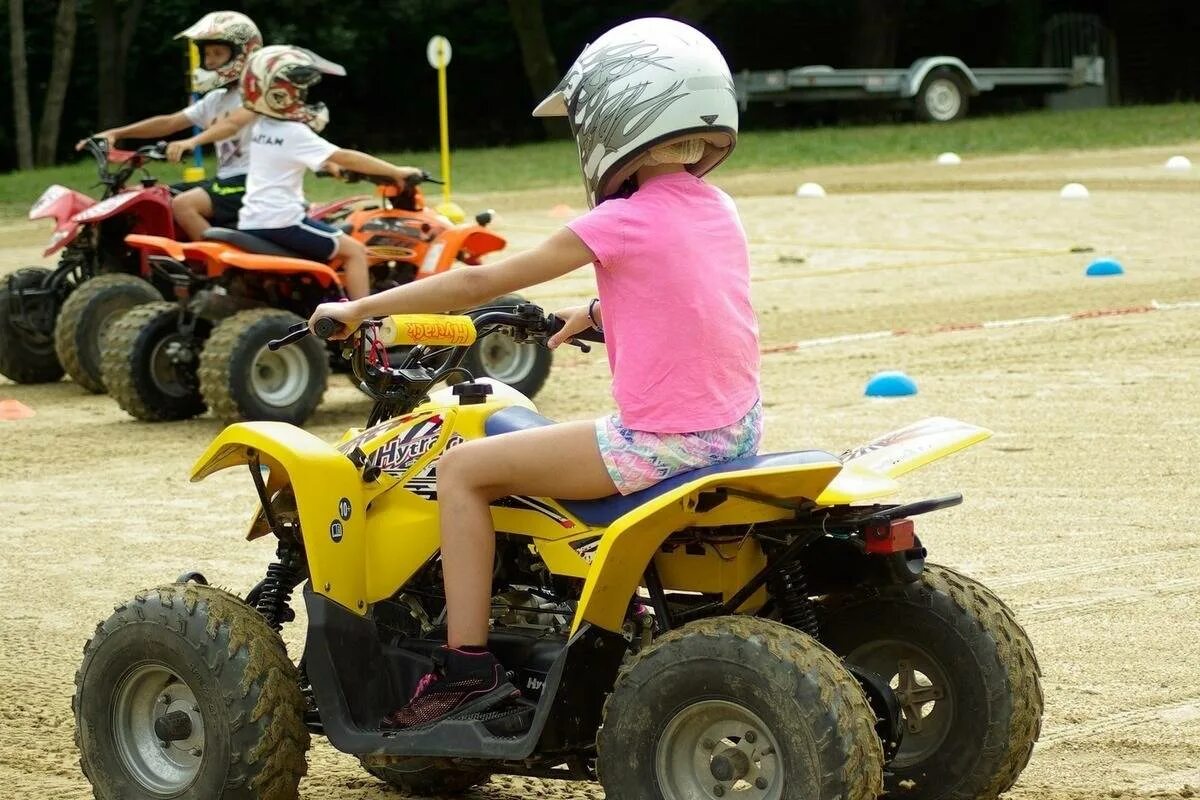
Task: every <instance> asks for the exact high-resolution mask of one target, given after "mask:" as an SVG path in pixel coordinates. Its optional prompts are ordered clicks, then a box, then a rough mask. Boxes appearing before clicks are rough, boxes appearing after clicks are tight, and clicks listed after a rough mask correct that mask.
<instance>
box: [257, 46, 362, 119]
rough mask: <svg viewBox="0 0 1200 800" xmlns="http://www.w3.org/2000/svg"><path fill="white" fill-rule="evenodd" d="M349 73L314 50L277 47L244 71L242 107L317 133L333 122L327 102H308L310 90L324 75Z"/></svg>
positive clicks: (259, 53) (267, 49) (261, 54)
mask: <svg viewBox="0 0 1200 800" xmlns="http://www.w3.org/2000/svg"><path fill="white" fill-rule="evenodd" d="M345 74H346V70H345V69H343V68H342V67H341V66H340V65H338V64H335V63H333V62H332V61H326V60H325V59H323V58H321V57H320V56H319V55H317V54H316V53H314V52H312V51H311V50H305V49H304V48H303V47H295V46H293V45H290V44H273V45H271V46H270V47H264V48H262V49H261V50H259V51H257V52H255V53H254V54H253V55H252V56H250V59H249V61H247V62H246V69H245V71H243V72H242V104H243V105H244V106H246V108H248V109H250V110H251V111H254V112H256V113H259V114H262V115H264V116H268V117H274V118H275V119H288V120H292V121H294V122H303V123H305V124H306V125H308V126H309V127H310V128H312V129H313V130H314V131H316V132H317V133H320V132H321V130H322V129H323V128H324V127H325V126H326V125H327V124H328V123H329V109H328V108H326V107H325V104H324V103H313V104H310V103H309V102H308V90H309V89H310V88H312V87H313V86H315V85H316V84H318V83H320V81H321V76H323V75H345Z"/></svg>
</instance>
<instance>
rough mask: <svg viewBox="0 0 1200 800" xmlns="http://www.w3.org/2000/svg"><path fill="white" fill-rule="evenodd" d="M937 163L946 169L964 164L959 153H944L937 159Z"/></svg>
mask: <svg viewBox="0 0 1200 800" xmlns="http://www.w3.org/2000/svg"><path fill="white" fill-rule="evenodd" d="M937 163H939V164H941V165H942V166H944V167H955V166H958V165H959V164H961V163H962V159H961V158H959V157H958V153H942V154H941V155H940V156H938V157H937Z"/></svg>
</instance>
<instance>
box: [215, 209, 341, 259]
mask: <svg viewBox="0 0 1200 800" xmlns="http://www.w3.org/2000/svg"><path fill="white" fill-rule="evenodd" d="M239 230H241V231H242V232H244V233H248V234H250V235H252V236H257V237H258V238H260V239H266V240H267V241H268V242H274V243H275V244H277V245H279V246H280V247H286V248H287V249H288V250H291V251H292V252H293V253H296V254H297V255H299V256H301V257H302V258H307V259H309V260H310V261H322V262H324V261H329V260H330V259H332V258H333V254H334V253H336V252H337V249H338V241H337V240H338V237H339V236H341V235H342V232H341V231H340V230H338V229H337V228H335V227H333V226H332V225H326V224H325V223H324V222H319V221H317V220H315V219H312V218H311V217H305V218H304V219H302V220H300V224H298V225H291V226H289V227H287V228H240V229H239Z"/></svg>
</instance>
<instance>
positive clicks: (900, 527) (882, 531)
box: [863, 519, 916, 555]
mask: <svg viewBox="0 0 1200 800" xmlns="http://www.w3.org/2000/svg"><path fill="white" fill-rule="evenodd" d="M863 540H864V541H866V543H867V552H868V553H871V554H873V555H887V554H889V553H903V552H904V551H905V550H912V549H913V548H914V547H916V542H915V540H914V537H913V521H912V520H911V519H894V520H892V521H890V522H885V523H883V524H881V525H872V526H871V527H869V528H867V529H866V530H864V531H863Z"/></svg>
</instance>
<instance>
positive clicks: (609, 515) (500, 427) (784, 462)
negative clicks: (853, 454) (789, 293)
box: [484, 406, 838, 527]
mask: <svg viewBox="0 0 1200 800" xmlns="http://www.w3.org/2000/svg"><path fill="white" fill-rule="evenodd" d="M553 424H554V420H552V419H547V418H546V417H543V416H542V415H541V414H537V413H535V412H533V411H530V410H529V409H527V408H524V407H523V406H509V407H507V408H502V409H500V410H499V411H497V412H496V413H495V414H492V415H491V416H490V417H488V418H487V421H486V422H484V432H485V433H486V434H487V435H488V436H498V435H500V434H502V433H510V432H512V431H524V430H529V429H530V428H538V427H541V426H543V425H553ZM837 461H838V458H837V456H835V455H832V454H830V453H826V452H825V451H824V450H796V451H793V452H790V453H769V454H767V455H763V456H746V457H744V458H736V459H734V460H733V461H726V462H724V463H722V464H714V465H713V466H711V467H704V468H702V469H694V470H689V471H687V472H681V473H679V474H678V475H674V476H672V477H670V478H667V479H666V480H664V481H659V482H658V483H656V484H654V485H653V486H651V487H650V488H648V489H642V490H641V491H640V492H634V493H633V494H627V495H620V494H614V495H611V496H609V497H603V498H601V499H599V500H559V501H558V502H559V503H560V504H561V505H562V507H563V508H565V509H567V510H568V511H570V512H571V513H572V514H574V515H575V516H576V517H578V518H579V519H580V520H582V521H583V522H586V523H587V524H588V525H594V526H598V527H602V526H608V525H611V524H612V523H613V521H614V520H616V519H617V518H618V517H620V516H621V515H623V514H625V513H626V512H629V511H632V510H633V509H635V508H637V507H638V506H640V505H642V504H643V503H646V502H649V501H650V500H652V499H654V498H655V497H658V496H659V495H662V494H666V493H667V492H669V491H671V490H672V489H674V488H675V487H677V486H682V485H683V484H685V483H688V482H689V481H692V480H695V479H696V478H702V477H704V476H706V475H713V474H716V473H720V472H734V471H736V470H742V469H760V468H762V467H797V466H801V465H804V464H819V463H837Z"/></svg>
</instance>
